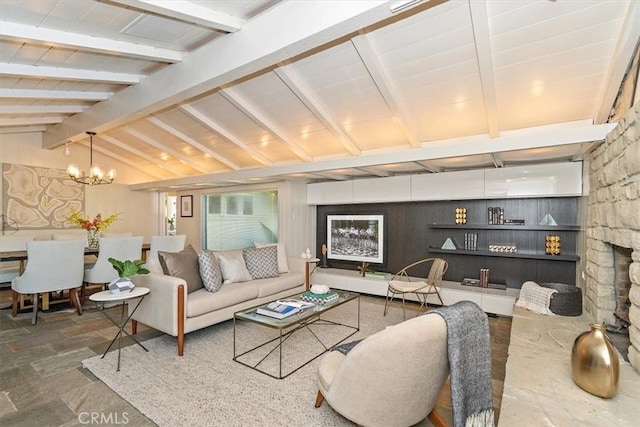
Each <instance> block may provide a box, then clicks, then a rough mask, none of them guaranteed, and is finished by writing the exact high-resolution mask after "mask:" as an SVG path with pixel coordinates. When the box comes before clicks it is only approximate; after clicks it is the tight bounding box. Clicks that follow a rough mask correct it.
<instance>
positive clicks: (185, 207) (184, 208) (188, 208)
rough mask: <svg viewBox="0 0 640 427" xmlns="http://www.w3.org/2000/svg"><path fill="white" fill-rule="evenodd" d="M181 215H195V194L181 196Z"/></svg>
mask: <svg viewBox="0 0 640 427" xmlns="http://www.w3.org/2000/svg"><path fill="white" fill-rule="evenodd" d="M180 216H181V217H183V218H185V217H192V216H193V196H180Z"/></svg>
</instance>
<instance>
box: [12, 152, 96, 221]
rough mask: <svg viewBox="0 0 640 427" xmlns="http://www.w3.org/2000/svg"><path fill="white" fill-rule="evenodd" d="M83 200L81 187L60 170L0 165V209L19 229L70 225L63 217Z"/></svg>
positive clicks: (81, 208) (83, 195) (82, 210)
mask: <svg viewBox="0 0 640 427" xmlns="http://www.w3.org/2000/svg"><path fill="white" fill-rule="evenodd" d="M84 203H85V192H84V186H83V185H81V184H78V183H75V182H73V181H71V180H70V179H69V176H68V175H67V173H66V172H65V171H64V170H61V169H49V168H44V167H35V166H25V165H16V164H10V163H3V164H2V210H3V212H4V213H5V215H6V216H7V217H9V218H11V219H12V220H13V221H15V222H16V223H17V224H18V226H19V227H20V229H21V230H34V229H47V228H68V227H72V226H73V225H72V224H70V223H69V222H68V221H67V216H68V215H69V213H71V209H75V210H77V211H79V212H84Z"/></svg>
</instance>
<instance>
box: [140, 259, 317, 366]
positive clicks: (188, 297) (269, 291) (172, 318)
mask: <svg viewBox="0 0 640 427" xmlns="http://www.w3.org/2000/svg"><path fill="white" fill-rule="evenodd" d="M287 261H288V264H289V271H288V272H287V273H281V274H280V275H279V276H278V277H272V278H267V279H257V280H250V281H247V282H242V283H231V284H228V285H223V286H222V288H221V289H220V290H219V291H217V292H214V293H212V292H209V291H207V290H206V289H205V288H201V289H198V290H196V291H194V292H192V293H189V294H188V293H187V285H186V282H185V280H183V279H180V278H178V277H172V276H167V275H162V274H157V273H150V274H147V275H139V276H135V277H133V278H132V281H133V282H134V284H135V285H136V286H143V287H146V288H149V289H150V290H151V292H150V293H149V294H148V295H147V296H146V297H145V299H144V300H143V301H142V303H141V304H140V306H139V307H138V309H137V310H136V311H135V312H134V313H133V316H132V319H133V321H132V329H133V333H134V334H135V333H136V328H137V322H140V323H143V324H145V325H147V326H150V327H152V328H154V329H157V330H159V331H162V332H164V333H166V334H169V335H172V336H174V337H177V338H178V355H179V356H182V355H183V354H184V335H185V334H187V333H189V332H192V331H196V330H198V329H202V328H206V327H207V326H211V325H213V324H216V323H220V322H223V321H225V320H229V319H232V318H233V314H234V313H235V312H236V311H240V310H244V309H247V308H250V307H254V306H257V305H260V304H264V303H267V302H270V301H274V300H276V299H279V298H284V297H288V296H291V295H294V294H296V293H298V292H303V291H304V289H305V286H304V281H305V277H304V264H305V260H303V259H301V258H288V259H287ZM135 306H136V304H135V303H131V304H129V311H130V313H129V314H131V311H132V310H133V309H134V308H135Z"/></svg>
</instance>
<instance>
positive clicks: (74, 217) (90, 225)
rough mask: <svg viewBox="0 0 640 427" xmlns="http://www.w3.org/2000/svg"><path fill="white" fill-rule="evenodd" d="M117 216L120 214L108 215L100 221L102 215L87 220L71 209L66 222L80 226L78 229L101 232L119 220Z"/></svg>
mask: <svg viewBox="0 0 640 427" xmlns="http://www.w3.org/2000/svg"><path fill="white" fill-rule="evenodd" d="M119 216H120V212H118V213H115V214H113V215H109V216H108V217H106V218H105V219H102V215H101V214H98V215H96V217H95V218H93V219H92V220H89V219H85V218H84V217H83V216H82V215H80V212H78V211H76V210H75V209H71V213H70V214H69V216H68V217H67V220H68V221H69V222H70V223H72V224H75V225H78V226H80V228H83V229H85V230H88V231H102V230H104V229H105V228H107V227H108V226H110V225H111V224H113V223H114V222H115V221H117V220H118V219H119Z"/></svg>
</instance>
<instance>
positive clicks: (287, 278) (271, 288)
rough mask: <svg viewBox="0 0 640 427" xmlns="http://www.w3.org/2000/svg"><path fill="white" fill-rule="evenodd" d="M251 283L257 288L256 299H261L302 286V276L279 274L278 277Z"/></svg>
mask: <svg viewBox="0 0 640 427" xmlns="http://www.w3.org/2000/svg"><path fill="white" fill-rule="evenodd" d="M252 283H255V284H256V285H257V286H258V297H259V298H262V297H265V296H269V295H273V294H277V293H278V292H282V291H286V290H287V289H293V288H295V287H296V286H300V285H302V284H303V283H304V275H303V274H301V273H294V272H290V273H285V274H281V275H280V276H278V277H271V278H268V279H258V280H254V281H253V282H252Z"/></svg>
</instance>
